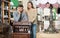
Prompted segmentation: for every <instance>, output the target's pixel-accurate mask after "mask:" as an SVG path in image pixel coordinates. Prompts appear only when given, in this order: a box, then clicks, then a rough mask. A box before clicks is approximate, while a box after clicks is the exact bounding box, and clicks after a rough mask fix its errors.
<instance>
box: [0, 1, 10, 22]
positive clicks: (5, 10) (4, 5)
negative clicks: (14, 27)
mask: <svg viewBox="0 0 60 38" xmlns="http://www.w3.org/2000/svg"><path fill="white" fill-rule="evenodd" d="M1 1H2V4H1V6H2V23H4V20H5V19H4V18H5V15H4V14H5V13H7V14H8V15H7V16H8V19H7V20H8V22H7V23H10V0H1ZM7 7H8V8H7Z"/></svg>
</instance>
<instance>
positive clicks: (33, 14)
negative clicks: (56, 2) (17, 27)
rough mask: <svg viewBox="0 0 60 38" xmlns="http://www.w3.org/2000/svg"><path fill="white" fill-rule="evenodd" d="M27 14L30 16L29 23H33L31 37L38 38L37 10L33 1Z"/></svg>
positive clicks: (28, 5) (28, 7) (29, 3)
mask: <svg viewBox="0 0 60 38" xmlns="http://www.w3.org/2000/svg"><path fill="white" fill-rule="evenodd" d="M27 14H28V18H29V22H31V23H32V27H31V28H32V29H31V34H32V35H31V36H33V37H31V38H36V25H37V24H36V22H37V19H36V17H37V12H36V9H35V8H34V7H33V3H32V2H31V1H29V2H28V4H27Z"/></svg>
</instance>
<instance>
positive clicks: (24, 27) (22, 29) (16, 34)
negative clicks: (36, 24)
mask: <svg viewBox="0 0 60 38" xmlns="http://www.w3.org/2000/svg"><path fill="white" fill-rule="evenodd" d="M30 29H31V23H29V22H15V23H13V33H12V38H30Z"/></svg>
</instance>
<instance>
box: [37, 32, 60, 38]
mask: <svg viewBox="0 0 60 38" xmlns="http://www.w3.org/2000/svg"><path fill="white" fill-rule="evenodd" d="M36 38H60V33H55V34H47V33H40V32H38V33H37V34H36Z"/></svg>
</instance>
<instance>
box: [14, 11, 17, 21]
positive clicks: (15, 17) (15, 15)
mask: <svg viewBox="0 0 60 38" xmlns="http://www.w3.org/2000/svg"><path fill="white" fill-rule="evenodd" d="M13 18H14V21H18V16H17V13H16V12H14V13H13Z"/></svg>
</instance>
